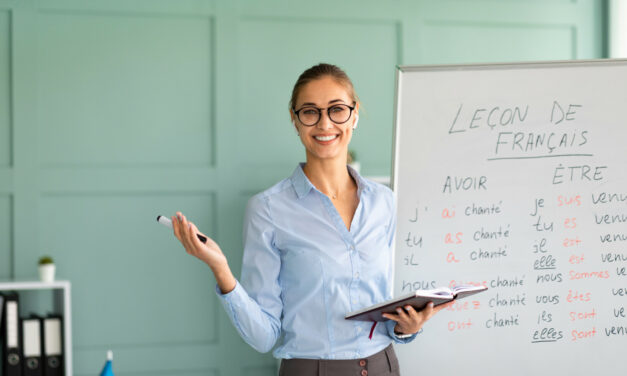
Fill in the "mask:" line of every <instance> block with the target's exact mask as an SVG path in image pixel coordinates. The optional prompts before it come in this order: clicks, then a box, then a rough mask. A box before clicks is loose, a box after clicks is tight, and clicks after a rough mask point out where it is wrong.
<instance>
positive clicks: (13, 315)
mask: <svg viewBox="0 0 627 376" xmlns="http://www.w3.org/2000/svg"><path fill="white" fill-rule="evenodd" d="M18 303H19V298H18V295H17V294H16V293H12V294H7V295H5V296H4V309H3V318H2V321H3V324H2V337H3V338H4V341H3V342H2V375H3V376H22V358H21V354H22V351H21V348H20V342H21V341H20V322H19V305H18Z"/></svg>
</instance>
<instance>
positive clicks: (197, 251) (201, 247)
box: [171, 212, 236, 294]
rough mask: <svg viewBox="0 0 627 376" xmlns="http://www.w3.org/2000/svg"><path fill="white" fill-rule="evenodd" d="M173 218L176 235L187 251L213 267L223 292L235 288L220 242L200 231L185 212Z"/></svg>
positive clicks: (178, 213)
mask: <svg viewBox="0 0 627 376" xmlns="http://www.w3.org/2000/svg"><path fill="white" fill-rule="evenodd" d="M171 219H172V227H173V229H174V236H176V238H177V239H178V240H179V241H180V242H181V244H183V247H185V251H186V252H187V253H188V254H190V255H192V256H194V257H196V258H198V259H200V260H201V261H203V262H204V263H205V264H207V265H208V266H209V268H211V270H212V271H213V274H214V275H215V277H216V281H217V282H218V285H219V287H220V290H222V293H223V294H224V293H227V292H229V291H231V290H233V289H234V288H235V283H236V282H235V277H233V274H232V273H231V269H230V268H229V264H228V262H227V259H226V256H224V253H222V250H221V249H220V246H218V243H216V242H215V241H213V239H211V238H210V237H208V236H207V235H205V234H203V233H201V232H200V231H198V228H197V227H196V225H194V224H193V223H192V222H189V221H188V220H187V218H185V216H184V215H183V213H181V212H176V216H173V217H172V218H171ZM197 234H200V235H202V236H204V237H205V238H207V243H206V244H204V243H202V242H201V241H200V240H199V239H198V236H196V235H197Z"/></svg>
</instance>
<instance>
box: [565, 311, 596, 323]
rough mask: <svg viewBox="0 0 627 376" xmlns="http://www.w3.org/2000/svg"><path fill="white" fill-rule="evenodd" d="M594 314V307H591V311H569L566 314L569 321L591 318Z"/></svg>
mask: <svg viewBox="0 0 627 376" xmlns="http://www.w3.org/2000/svg"><path fill="white" fill-rule="evenodd" d="M596 315H597V312H596V311H595V310H594V308H592V312H571V313H569V314H568V316H570V321H576V320H587V319H593V318H595V317H596Z"/></svg>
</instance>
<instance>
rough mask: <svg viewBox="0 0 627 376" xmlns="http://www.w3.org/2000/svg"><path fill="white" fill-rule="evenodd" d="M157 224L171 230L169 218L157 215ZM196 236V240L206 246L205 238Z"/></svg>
mask: <svg viewBox="0 0 627 376" xmlns="http://www.w3.org/2000/svg"><path fill="white" fill-rule="evenodd" d="M157 222H159V223H161V224H162V225H164V226H166V227H169V228H172V221H171V220H170V218H168V217H164V216H162V215H158V216H157ZM196 236H197V237H198V240H200V241H201V242H203V243H204V244H207V238H206V237H204V236H202V235H200V234H196Z"/></svg>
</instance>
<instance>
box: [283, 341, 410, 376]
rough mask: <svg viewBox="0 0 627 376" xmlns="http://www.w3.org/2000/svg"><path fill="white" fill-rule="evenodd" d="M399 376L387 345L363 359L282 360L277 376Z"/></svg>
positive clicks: (389, 347)
mask: <svg viewBox="0 0 627 376" xmlns="http://www.w3.org/2000/svg"><path fill="white" fill-rule="evenodd" d="M348 375H354V376H400V371H399V368H398V359H397V358H396V353H394V348H393V347H392V345H389V346H388V347H386V348H385V349H383V350H381V351H379V352H378V353H376V354H374V355H371V356H369V357H367V358H363V359H347V360H327V359H282V360H281V368H280V369H279V376H348Z"/></svg>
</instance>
